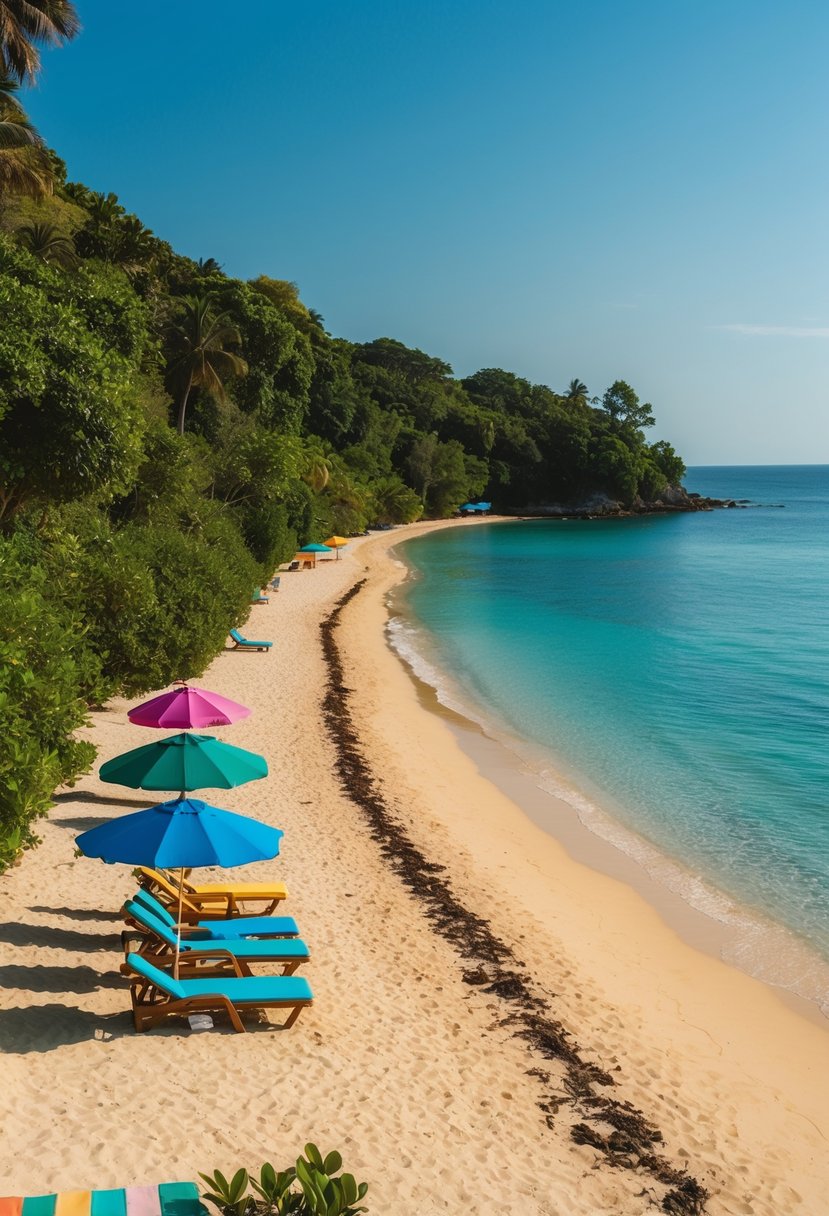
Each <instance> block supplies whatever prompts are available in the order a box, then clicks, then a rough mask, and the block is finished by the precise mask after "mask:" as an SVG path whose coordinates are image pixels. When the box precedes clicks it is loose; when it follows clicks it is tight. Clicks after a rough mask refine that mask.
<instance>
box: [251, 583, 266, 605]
mask: <svg viewBox="0 0 829 1216" xmlns="http://www.w3.org/2000/svg"><path fill="white" fill-rule="evenodd" d="M250 602H251V603H252V604H269V603H270V602H271V601H270V600H269V599H268V597H267V596H266V595H263V594H262V591H261V589H260V588H259V587H254V588H253V595H252V596H251V600H250Z"/></svg>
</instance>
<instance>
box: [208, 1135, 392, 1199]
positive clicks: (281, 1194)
mask: <svg viewBox="0 0 829 1216" xmlns="http://www.w3.org/2000/svg"><path fill="white" fill-rule="evenodd" d="M342 1163H343V1161H342V1157H341V1156H340V1154H339V1153H337V1152H333V1153H328V1154H327V1155H326V1156H325V1157H323V1155H322V1153H321V1152H320V1151H319V1149H318V1148H317V1146H316V1145H315V1144H306V1145H305V1156H304V1157H302V1156H300V1157H298V1158H297V1160H296V1164H295V1165H292V1166H289V1167H288V1168H287V1169H285V1170H279V1171H277V1170H275V1169H274V1167H273V1166H272V1165H263V1166H262V1169H261V1170H260V1172H259V1177H258V1179H256V1178H251V1177H250V1175H249V1174H248V1171H247V1170H245V1169H240V1170H237V1172H236V1173H235V1174H234V1175H233V1177H232V1178H231V1179H229V1180H228V1179H227V1178H226V1177H225V1176H224V1174H222V1173H221V1171H219V1170H216V1171H215V1173H213V1174H201V1175H200V1177H201V1179H202V1180H203V1181H204V1182H205V1183H206V1184H207V1187H208V1190H207V1191H205V1192H204V1194H203V1195H202V1198H203V1199H204V1200H205V1201H206V1202H207V1203H210V1204H212V1205H213V1206H214V1207H216V1208H218V1209H219V1211H220V1212H221V1213H222V1216H283V1214H284V1213H289V1212H290V1213H295V1214H296V1216H356V1214H357V1213H358V1212H367V1211H368V1208H365V1207H362V1206H358V1205H359V1204H360V1201H361V1200H362V1199H363V1198H364V1196H365V1194H366V1192H367V1190H368V1183H366V1182H360V1183H357V1182H355V1180H354V1177H353V1175H352V1174H341V1173H340V1172H339V1171H340V1169H341V1168H342ZM251 1190H252V1191H253V1192H254V1193H253V1194H251Z"/></svg>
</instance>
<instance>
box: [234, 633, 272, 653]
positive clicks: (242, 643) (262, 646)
mask: <svg viewBox="0 0 829 1216" xmlns="http://www.w3.org/2000/svg"><path fill="white" fill-rule="evenodd" d="M230 636H231V638H232V639H233V647H234V649H235V650H270V648H271V646H273V642H251V641H250V639H249V638H243V637H242V635H241V633H240V632H239V630H238V629H231V631H230Z"/></svg>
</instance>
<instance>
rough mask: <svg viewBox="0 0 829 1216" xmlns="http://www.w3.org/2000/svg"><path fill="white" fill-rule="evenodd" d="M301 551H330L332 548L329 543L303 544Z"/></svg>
mask: <svg viewBox="0 0 829 1216" xmlns="http://www.w3.org/2000/svg"><path fill="white" fill-rule="evenodd" d="M299 552H300V553H330V552H331V549H330V547H329V546H328V545H318V544H310V545H303V546H302V548H301V549H300V550H299Z"/></svg>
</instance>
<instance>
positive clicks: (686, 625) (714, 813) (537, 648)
mask: <svg viewBox="0 0 829 1216" xmlns="http://www.w3.org/2000/svg"><path fill="white" fill-rule="evenodd" d="M686 485H687V487H688V489H689V490H696V491H698V492H700V493H702V494H707V495H709V494H710V495H714V496H723V497H725V496H727V497H731V498H736V499H747V500H749V501H750V503H751V505H750V506H748V507H747V508H746V509H742V510H741V509H737V510H723V511H716V512H705V513H699V514H693V515H672V516H650V517H645V518H641V519H630V520H613V521H599V520H593V521H541V520H537V521H530V522H516V523H510V524H492V525H481V526H470V527H468V528H466V527H458V528H453V529H448V530H446V531H445V532H438V533H435V534H432V535H430V536H427V537H423V538H419V539H416V540H413V541H411V542H408V543H407V544H406V546H405V549H404V551H403V552H404V555H405V558H406V561H407V563H409V564H410V565H411V566H412V567H413V568H414V571H415V573H416V575H417V576H418V577H416V578H414V579H413V580H411V581H410V583H409V584H408V587H407V592H406V616H407V617H408V624H407V625H404V627H403V634H400V633H398V643H399V644H400V645H401V648H402V649H404V650H405V649H406V648H407V647H408V648H409V651H410V652H412V648H413V650H414V652H416V653H417V655H418V656H419V658H418V661H422V660H423V658H424V657H425V658H426V659H427V660H428V662H429V664H430V665H431V666H430V671H431V673H432V675H431V677H430V678H431V679H432V682H433V683H436V684H438V685H440V684H441V681H442V680H443V679H444V676H441V675H438V674H436V673H437V672H443V673H451V679H450V680H448V683H447V687H451V689H452V692H453V695H454V696H455V697H456V698H457V697H458V696H459V697H460V698H461V700H462V702H463V704H464V705H465V706H466V707H467V708H469V709H470V710H471V711H472V712H473V713H474V716H476V717H478V718H479V719H482V720H484V721H485V722H489V723H490V724H491V725H492V726H493V727H494V728H496V729H498V728H503V729H505V730H506V731H507V732H508V733H509V734H510V735H511V736H512V737H513V738H517V739H519V740H524V741H526V742H527V743H528V744H531V745H532V746H533V747H534V748H535V749H536V750H538V749H543V752H544V754H546V755H549V757H550V760H551V765H554V766H555V768H556V769H557V771H558V772H560V773H563V774H564V775H565V777H566V778H567V780H568V781H569V782H572V783H573V784H574V785H575V786H576V787H577V788H578V789H580V790H582V791H585V792H586V794H587V795H588V796H589V801H590V802H591V804H596V803H598V804H599V805H600V806H604V807H605V808H612V814H613V816H614V818H615V820H616V821H619V822H620V823H621V824H623V825H625V826H626V827H627V828H628V829H630V830H631V831H632V832H634V833H636V834H637V836H638V837H641V838H644V840H645V841H647V842H650V844H651V845H653V846H655V848H656V849H658V850H660V852H661V853H663V854H668V855H669V856H671V857H673V858H675V859H677V860H678V861H680V862H681V863H682V865H683V867H685V869H686V871H687V873H688V875H689V876H690V877H694V878H695V877H697V876H698V877H701V878H703V879H704V880H706V881H707V882H710V883H712V884H713V885H714V886H715V887H716V888H718V889H719V890H720V891H723V892H725V893H727V894H728V895H730V896H731V897H733V898H735V899H737V900H739V901H740V903H741V904H743V905H747V906H748V907H749V908H752V909H755V910H757V911H758V912H759V913H761V914H763V915H764V916H768V917H770V918H772V919H773V920H774V921H775V922H777V923H778V924H782V925H784V926H786V927H787V928H788V929H790V930H793V931H794V932H795V933H796V934H797V935H799V937H800V938H801V939H805V941H806V942H808V943H809V944H810V945H811V946H812V947H814V949H815V950H817V951H819V952H820V954H821V955H823V956H824V958H827V959H829V629H827V623H828V621H829V467H827V466H808V467H780V468H746V467H741V468H697V469H691V470H689V473H688V476H687V478H686ZM398 624H399V622H398ZM401 638H402V640H401Z"/></svg>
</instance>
